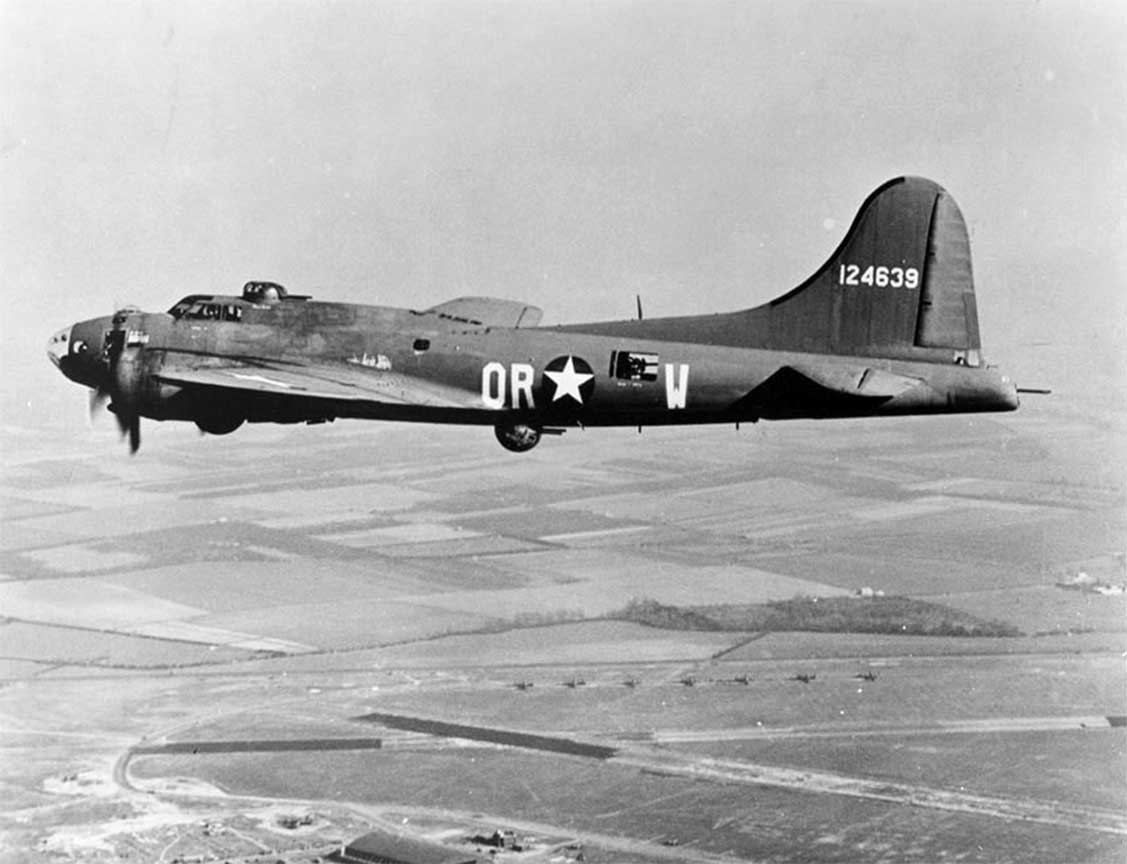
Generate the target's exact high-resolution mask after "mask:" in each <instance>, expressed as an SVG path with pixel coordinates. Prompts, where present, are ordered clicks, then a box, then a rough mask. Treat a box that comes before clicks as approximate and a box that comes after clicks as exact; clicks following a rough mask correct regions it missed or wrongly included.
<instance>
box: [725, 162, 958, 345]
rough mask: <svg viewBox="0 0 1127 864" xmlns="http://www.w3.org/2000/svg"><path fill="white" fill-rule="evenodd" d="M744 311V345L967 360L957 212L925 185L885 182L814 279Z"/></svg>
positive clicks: (947, 199) (916, 181) (941, 191)
mask: <svg viewBox="0 0 1127 864" xmlns="http://www.w3.org/2000/svg"><path fill="white" fill-rule="evenodd" d="M745 314H746V315H747V318H746V322H745V324H746V328H747V330H746V333H747V339H748V342H749V343H751V344H758V345H762V346H763V347H766V348H772V349H778V350H796V351H809V352H814V353H824V354H845V355H866V356H873V357H904V358H910V359H919V360H933V361H935V362H947V363H950V362H952V361H953V360H958V362H971V363H977V357H978V350H979V347H980V345H979V334H978V316H977V312H976V309H975V303H974V277H973V275H972V271H971V262H970V241H969V239H968V238H967V230H966V223H965V222H964V221H963V216H962V214H961V213H960V212H959V208H958V206H957V205H956V204H955V202H954V200H953V199H952V198H951V196H950V195H949V194H948V193H947V192H946V191H945V190H944V189H943V188H942V187H940V186H939V185H938V184H936V183H934V182H932V181H931V180H926V179H924V178H922V177H900V178H897V179H895V180H891V181H889V182H888V183H885V184H884V185H883V186H881V187H880V188H878V189H877V190H876V191H875V192H873V194H872V195H870V196H869V198H868V199H867V200H866V201H865V203H864V204H862V206H861V209H860V211H859V212H858V214H857V217H856V219H855V220H854V222H853V225H852V226H851V227H850V229H849V231H848V233H847V234H846V236H845V239H844V240H843V241H842V243H841V245H840V246H839V247H838V248H837V250H836V251H835V252H834V253H833V255H832V256H831V257H830V259H829V260H828V261H827V262H826V263H825V264H824V265H823V266H822V268H821V269H820V270H818V272H817V273H815V274H814V275H813V276H811V277H810V278H809V279H807V280H806V281H805V282H804V283H803V284H802V285H800V286H798V287H797V288H795V289H794V290H793V291H790V292H789V293H787V294H784V295H783V296H782V297H779V298H777V299H775V300H772V301H771V302H770V303H768V304H766V305H764V306H759V307H756V308H755V309H751V310H748V312H747V313H745ZM960 358H961V359H960Z"/></svg>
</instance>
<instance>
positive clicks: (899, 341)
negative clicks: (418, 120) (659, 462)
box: [47, 177, 1018, 452]
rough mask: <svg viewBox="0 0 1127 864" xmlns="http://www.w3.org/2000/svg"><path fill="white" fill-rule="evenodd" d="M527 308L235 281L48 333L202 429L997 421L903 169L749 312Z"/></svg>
mask: <svg viewBox="0 0 1127 864" xmlns="http://www.w3.org/2000/svg"><path fill="white" fill-rule="evenodd" d="M540 317H541V311H540V310H539V309H538V308H537V307H535V306H531V305H529V304H527V303H522V302H519V301H513V300H503V299H498V298H491V297H460V298H457V299H454V300H450V301H448V302H446V303H442V304H440V305H439V306H434V307H431V308H429V309H423V310H412V309H400V308H393V307H383V306H366V305H359V304H348V303H330V302H320V301H316V300H313V299H312V298H310V297H305V296H296V295H292V294H289V293H288V292H287V291H286V289H285V288H284V287H283V286H281V285H279V284H277V283H275V282H257V281H256V282H248V283H247V284H246V285H245V286H244V288H243V292H242V295H241V296H237V295H213V294H193V295H190V296H188V297H185V298H184V299H183V300H181V301H179V302H178V303H176V304H175V305H173V306H172V308H171V309H169V311H168V312H156V313H146V312H142V311H141V310H139V309H135V308H132V307H130V308H127V309H122V310H120V311H119V312H117V313H116V314H114V315H112V316H106V317H102V318H95V319H91V320H89V321H83V322H79V323H77V324H74V325H72V326H71V327H68V328H65V329H63V330H61V331H59V332H58V333H56V334H55V335H54V337H52V339H51V340H50V341H49V343H48V346H47V353H48V356H49V357H50V359H51V361H52V362H53V363H55V365H56V366H58V368H59V370H60V371H61V372H62V373H63V374H64V375H66V376H67V377H68V378H70V379H72V380H74V381H76V382H78V383H80V384H83V385H85V386H87V387H90V388H93V389H94V391H95V394H96V399H95V400H94V402H93V403H92V404H97V403H98V402H100V401H107V400H108V401H109V402H110V404H111V405H112V406H113V411H114V413H115V414H116V415H117V418H118V422H119V425H120V426H121V429H122V431H123V433H125V432H127V433H128V437H129V441H130V446H131V448H132V449H134V450H135V449H136V448H137V447H138V446H139V444H140V425H139V421H140V418H142V417H144V418H148V419H152V420H158V421H164V420H185V421H190V422H194V423H196V425H198V426H199V427H200V428H201V429H202V430H204V431H205V432H208V433H210V434H217V435H218V434H226V433H229V432H231V431H233V430H234V429H236V428H237V427H238V426H239V425H241V424H242V423H245V422H250V423H322V422H327V421H332V420H337V419H343V418H356V419H371V420H381V419H383V420H400V421H408V422H419V423H461V424H471V425H486V426H492V427H494V432H495V435H496V437H497V440H498V441H500V442H501V444H502V445H503V446H505V447H507V448H508V449H510V450H513V451H516V452H524V451H526V450H529V449H531V448H532V447H534V446H535V445H536V444H537V442H538V441H539V439H540V437H541V435H542V434H544V433H559V432H561V431H563V430H564V429H566V428H569V427H579V426H582V427H595V426H638V427H641V426H646V425H662V424H683V423H736V424H738V423H740V422H755V421H757V420H761V419H766V420H772V419H776V420H782V419H791V418H800V417H807V418H826V419H829V418H838V417H862V416H891V415H903V414H937V413H954V412H979V411H1012V410H1014V409H1015V408H1017V406H1018V399H1017V389H1016V388H1015V386H1014V385H1013V383H1012V382H1011V381H1010V380H1009V379H1008V378H1006V377H1005V376H1004V375H1002V374H1001V373H1000V372H998V371H997V370H996V369H994V368H993V367H990V366H987V365H985V364H984V363H983V361H982V355H981V340H980V334H979V329H978V315H977V310H976V304H975V287H974V275H973V271H972V268H971V256H970V241H969V239H968V237H967V230H966V223H965V221H964V219H963V216H962V213H961V212H960V211H959V208H958V206H957V205H956V204H955V202H954V199H953V198H951V196H950V195H949V194H948V193H947V192H946V191H945V190H944V189H943V188H942V187H940V186H939V185H938V184H936V183H933V182H932V181H930V180H926V179H923V178H921V177H899V178H896V179H894V180H890V181H889V182H887V183H885V184H883V185H882V186H880V187H879V188H878V189H876V190H875V191H874V192H873V193H872V194H871V195H870V196H869V197H868V198H867V199H866V200H865V201H864V203H863V204H862V205H861V208H860V210H859V211H858V214H857V217H856V218H855V220H854V221H853V224H852V226H851V227H850V228H849V230H848V231H847V232H846V234H845V237H844V239H843V240H842V242H841V244H840V245H839V246H838V248H837V249H836V250H835V251H834V252H833V254H832V255H831V256H830V257H829V259H828V260H827V261H826V262H825V263H824V264H823V265H822V266H821V267H820V268H818V269H817V270H816V271H815V272H814V274H813V275H812V276H811V277H810V278H809V279H807V280H805V281H804V282H803V283H802V284H800V285H799V286H797V287H796V288H794V289H793V290H791V291H788V292H786V293H784V294H782V295H781V296H779V297H777V298H776V299H774V300H772V301H770V302H769V303H765V304H762V305H759V306H754V307H751V308H747V309H742V310H737V311H734V312H727V313H721V314H712V315H696V316H682V317H675V318H646V319H642V318H641V317H640V316H639V319H638V320H631V321H596V322H589V323H585V324H569V325H565V326H555V327H541V326H539V323H540Z"/></svg>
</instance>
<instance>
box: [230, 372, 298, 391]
mask: <svg viewBox="0 0 1127 864" xmlns="http://www.w3.org/2000/svg"><path fill="white" fill-rule="evenodd" d="M231 376H232V377H233V378H241V379H242V380H244V381H258V382H259V383H260V384H269V385H270V386H271V387H284V388H285V389H287V390H292V389H293V387H292V385H290V384H287V383H286V382H285V381H275V380H274V379H273V378H267V377H266V376H265V375H240V374H239V373H238V372H232V373H231Z"/></svg>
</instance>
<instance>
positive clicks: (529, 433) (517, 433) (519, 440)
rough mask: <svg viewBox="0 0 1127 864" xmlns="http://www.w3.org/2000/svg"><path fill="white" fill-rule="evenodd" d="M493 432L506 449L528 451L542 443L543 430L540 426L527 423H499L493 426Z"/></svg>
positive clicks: (516, 451) (519, 451)
mask: <svg viewBox="0 0 1127 864" xmlns="http://www.w3.org/2000/svg"><path fill="white" fill-rule="evenodd" d="M493 434H495V435H496V436H497V440H498V441H500V442H501V446H502V447H504V448H505V449H506V450H511V451H512V452H513V453H527V452H528V451H529V450H531V449H532V448H533V447H535V446H536V445H537V444H539V443H540V434H541V430H540V427H539V426H529V425H528V424H527V423H498V424H497V425H496V426H494V427H493Z"/></svg>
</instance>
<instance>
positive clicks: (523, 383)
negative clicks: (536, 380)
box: [510, 363, 536, 408]
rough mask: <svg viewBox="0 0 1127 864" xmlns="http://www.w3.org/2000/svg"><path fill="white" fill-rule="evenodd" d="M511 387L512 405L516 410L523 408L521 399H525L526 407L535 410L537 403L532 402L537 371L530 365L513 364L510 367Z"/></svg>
mask: <svg viewBox="0 0 1127 864" xmlns="http://www.w3.org/2000/svg"><path fill="white" fill-rule="evenodd" d="M510 373H511V375H512V377H511V379H510V385H511V386H512V388H513V392H512V396H511V401H510V404H511V405H512V406H513V407H514V408H520V407H521V398H522V397H523V398H524V403H525V407H527V408H535V407H536V403H535V402H534V401H533V400H532V377H533V375H535V374H536V370H534V369H533V368H532V366H531V365H530V364H528V363H513V364H512V366H510Z"/></svg>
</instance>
